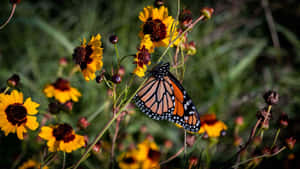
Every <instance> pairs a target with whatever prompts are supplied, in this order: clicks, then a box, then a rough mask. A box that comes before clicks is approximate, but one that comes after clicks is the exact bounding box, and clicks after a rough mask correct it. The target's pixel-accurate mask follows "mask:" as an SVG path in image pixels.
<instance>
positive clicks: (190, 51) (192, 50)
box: [186, 41, 197, 56]
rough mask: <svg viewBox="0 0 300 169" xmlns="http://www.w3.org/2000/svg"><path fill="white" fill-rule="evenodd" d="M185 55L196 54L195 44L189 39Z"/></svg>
mask: <svg viewBox="0 0 300 169" xmlns="http://www.w3.org/2000/svg"><path fill="white" fill-rule="evenodd" d="M186 49H187V55H190V56H193V55H195V54H196V52H197V49H196V44H195V42H194V41H191V42H189V43H188V44H187V47H186Z"/></svg>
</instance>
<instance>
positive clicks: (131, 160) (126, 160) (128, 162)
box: [123, 157, 135, 164]
mask: <svg viewBox="0 0 300 169" xmlns="http://www.w3.org/2000/svg"><path fill="white" fill-rule="evenodd" d="M123 162H124V163H126V164H132V163H134V162H135V160H134V158H132V157H126V158H124V159H123Z"/></svg>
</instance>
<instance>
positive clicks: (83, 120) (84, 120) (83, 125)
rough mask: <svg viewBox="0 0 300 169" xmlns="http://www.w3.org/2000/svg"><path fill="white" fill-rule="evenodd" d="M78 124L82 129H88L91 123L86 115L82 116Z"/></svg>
mask: <svg viewBox="0 0 300 169" xmlns="http://www.w3.org/2000/svg"><path fill="white" fill-rule="evenodd" d="M77 124H78V126H79V127H80V128H81V129H86V128H87V127H88V126H89V125H90V123H89V122H88V120H87V118H86V117H80V118H79V120H78V123H77Z"/></svg>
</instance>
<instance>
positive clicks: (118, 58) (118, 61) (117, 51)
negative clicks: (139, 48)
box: [114, 44, 120, 69]
mask: <svg viewBox="0 0 300 169" xmlns="http://www.w3.org/2000/svg"><path fill="white" fill-rule="evenodd" d="M114 47H115V51H116V57H117V63H118V69H119V66H120V55H119V50H118V46H117V44H114Z"/></svg>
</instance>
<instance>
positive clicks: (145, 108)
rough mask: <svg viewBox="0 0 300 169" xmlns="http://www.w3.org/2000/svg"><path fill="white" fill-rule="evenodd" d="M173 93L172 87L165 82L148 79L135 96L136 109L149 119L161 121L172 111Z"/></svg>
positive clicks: (173, 106)
mask: <svg viewBox="0 0 300 169" xmlns="http://www.w3.org/2000/svg"><path fill="white" fill-rule="evenodd" d="M173 95H174V93H173V90H172V86H171V85H170V84H168V83H166V81H165V80H159V79H156V78H155V77H150V78H149V79H148V81H147V82H146V83H145V85H144V86H143V88H142V89H141V90H139V91H138V93H137V94H136V96H135V103H136V105H137V107H138V108H139V109H140V110H141V111H142V112H144V113H146V114H147V115H148V116H149V117H150V118H152V119H155V120H163V119H167V118H168V117H170V115H171V113H172V112H173V111H174V108H175V105H174V97H173Z"/></svg>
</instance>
